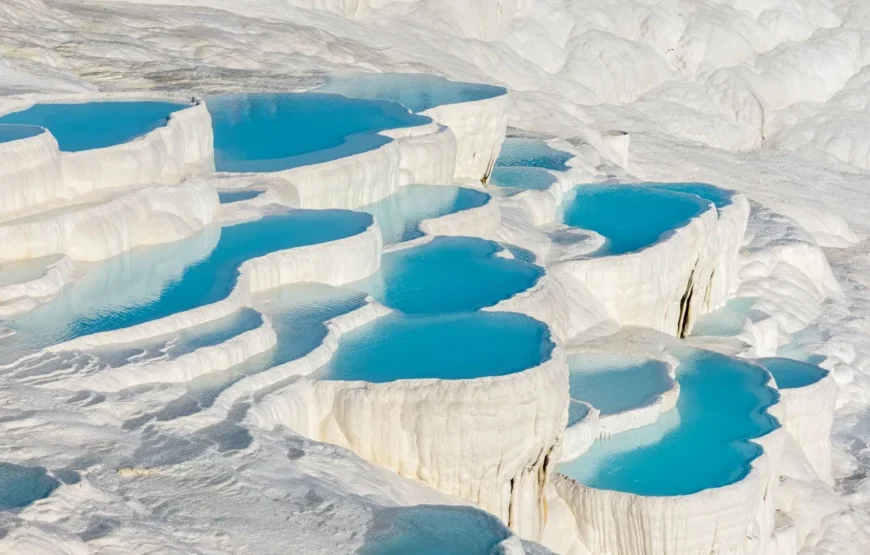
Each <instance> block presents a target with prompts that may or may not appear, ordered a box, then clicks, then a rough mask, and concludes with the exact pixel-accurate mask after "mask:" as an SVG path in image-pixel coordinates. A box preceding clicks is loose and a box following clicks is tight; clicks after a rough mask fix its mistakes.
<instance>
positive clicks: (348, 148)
mask: <svg viewBox="0 0 870 555" xmlns="http://www.w3.org/2000/svg"><path fill="white" fill-rule="evenodd" d="M206 104H207V105H208V110H209V113H211V118H212V128H213V129H214V151H215V169H217V170H218V171H227V172H272V171H279V170H285V169H288V168H295V167H297V166H305V165H308V164H317V163H321V162H327V161H329V160H335V159H336V158H342V157H345V156H350V155H352V154H359V153H360V152H366V151H369V150H374V149H376V148H378V147H380V146H382V145H384V144H386V143H388V142H390V140H391V139H389V138H388V137H384V136H382V135H378V134H377V132H378V131H384V130H386V129H395V128H398V127H410V126H414V125H422V124H424V123H428V122H429V121H431V120H430V119H429V118H426V117H423V116H418V115H416V114H411V113H409V112H408V110H406V109H405V108H403V107H402V106H399V105H397V104H393V103H390V102H378V101H371V100H358V99H349V98H345V97H343V96H338V95H333V94H313V93H280V94H238V95H224V96H214V97H210V98H208V99H207V100H206Z"/></svg>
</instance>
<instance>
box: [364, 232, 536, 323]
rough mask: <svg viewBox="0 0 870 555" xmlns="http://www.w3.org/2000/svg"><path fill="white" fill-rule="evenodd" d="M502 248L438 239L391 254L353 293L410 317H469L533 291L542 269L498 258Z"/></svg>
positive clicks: (469, 239) (486, 243)
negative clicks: (463, 314)
mask: <svg viewBox="0 0 870 555" xmlns="http://www.w3.org/2000/svg"><path fill="white" fill-rule="evenodd" d="M502 251H503V249H502V247H501V246H500V245H499V244H498V243H494V242H492V241H487V240H485V239H477V238H473V237H436V238H435V239H433V240H432V241H430V242H428V243H426V244H424V245H421V246H417V247H413V248H408V249H401V250H398V251H394V252H390V253H387V254H385V255H384V256H383V259H382V261H381V269H380V271H379V272H378V273H376V274H375V275H374V276H372V277H371V278H369V279H367V280H363V281H361V282H358V283H356V284H354V285H353V287H355V288H357V289H359V290H361V291H365V292H367V293H369V294H371V295H372V296H373V297H374V298H376V299H377V300H378V301H380V302H381V303H382V304H384V305H386V306H388V307H390V308H394V309H396V310H400V311H402V312H404V313H406V314H443V313H447V312H467V311H471V310H478V309H480V308H484V307H488V306H492V305H495V304H497V303H498V302H499V301H502V300H504V299H507V298H509V297H512V296H513V295H516V294H517V293H520V292H522V291H525V290H527V289H529V288H530V287H532V286H533V285H534V284H535V283H536V282H537V281H538V279H539V278H540V277H541V276H542V275H543V273H544V270H543V268H541V267H540V266H536V265H534V264H529V263H527V262H523V261H521V260H517V259H513V258H504V257H502V256H497V255H498V254H499V253H500V252H502Z"/></svg>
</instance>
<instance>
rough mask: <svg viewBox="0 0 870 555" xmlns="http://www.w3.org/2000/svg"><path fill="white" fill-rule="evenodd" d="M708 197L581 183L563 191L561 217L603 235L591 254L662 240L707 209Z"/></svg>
mask: <svg viewBox="0 0 870 555" xmlns="http://www.w3.org/2000/svg"><path fill="white" fill-rule="evenodd" d="M709 206H710V203H709V201H707V200H705V199H701V198H700V197H698V196H696V195H692V194H686V193H675V192H672V191H666V190H661V189H657V188H652V187H640V186H636V185H581V186H579V187H576V188H574V189H573V190H572V192H571V193H570V194H569V195H566V197H565V199H564V201H563V203H562V208H561V210H562V214H561V221H562V222H563V223H565V224H567V225H570V226H573V227H577V228H581V229H588V230H591V231H595V232H597V233H599V234H601V235H602V236H604V238H605V239H606V243H605V245H604V246H603V247H602V248H601V249H599V250H598V251H597V252H596V253H595V254H594V255H593V256H603V255H618V254H625V253H629V252H635V251H638V250H641V249H644V248H646V247H649V246H651V245H653V244H655V243H657V242H659V241H661V240H662V239H663V238H664V237H665V236H666V235H667V234H668V233H671V232H672V231H674V230H675V229H677V228H680V227H682V226H684V225H686V224H688V223H689V222H690V221H691V220H692V219H693V218H695V217H696V216H698V215H700V214H701V213H703V212H704V211H706V210H707V209H708V208H709Z"/></svg>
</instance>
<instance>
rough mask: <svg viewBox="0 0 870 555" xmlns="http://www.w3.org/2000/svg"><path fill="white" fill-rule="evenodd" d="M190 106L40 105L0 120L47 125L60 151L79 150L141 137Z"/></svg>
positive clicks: (144, 103)
mask: <svg viewBox="0 0 870 555" xmlns="http://www.w3.org/2000/svg"><path fill="white" fill-rule="evenodd" d="M189 107H190V104H179V103H175V102H159V101H141V100H137V101H129V102H126V101H99V102H82V103H71V104H36V105H34V106H31V107H30V108H27V109H26V110H22V111H20V112H13V113H11V114H7V115H5V116H0V123H21V124H25V125H39V126H42V127H45V128H46V129H48V130H49V131H50V132H51V134H52V135H54V138H55V139H57V144H58V146H59V147H60V150H62V151H65V152H78V151H81V150H90V149H92V148H103V147H107V146H113V145H118V144H121V143H126V142H128V141H131V140H133V139H135V138H136V137H141V136H142V135H144V134H146V133H148V132H149V131H153V130H154V129H157V128H158V127H163V126H164V125H166V123H167V122H168V121H169V114H171V113H172V112H177V111H178V110H183V109H184V108H189Z"/></svg>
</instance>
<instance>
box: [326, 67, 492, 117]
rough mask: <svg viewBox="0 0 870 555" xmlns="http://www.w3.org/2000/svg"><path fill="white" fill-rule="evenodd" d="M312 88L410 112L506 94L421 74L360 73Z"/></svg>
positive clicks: (475, 84)
mask: <svg viewBox="0 0 870 555" xmlns="http://www.w3.org/2000/svg"><path fill="white" fill-rule="evenodd" d="M315 91H316V92H322V93H331V94H340V95H344V96H348V97H351V98H365V99H369V100H386V101H389V102H396V103H398V104H401V105H402V106H405V107H406V108H408V109H409V110H411V111H412V112H423V111H425V110H428V109H430V108H434V107H436V106H442V105H444V104H457V103H460V102H473V101H477V100H485V99H487V98H494V97H496V96H502V95H504V94H507V90H506V89H505V88H503V87H496V86H493V85H484V84H481V83H462V82H459V81H448V80H447V79H445V78H444V77H438V76H437V75H425V74H422V73H368V74H363V73H360V74H355V75H348V76H342V77H334V78H332V79H331V80H330V82H329V83H327V84H326V85H324V86H322V87H320V88H318V89H315Z"/></svg>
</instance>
